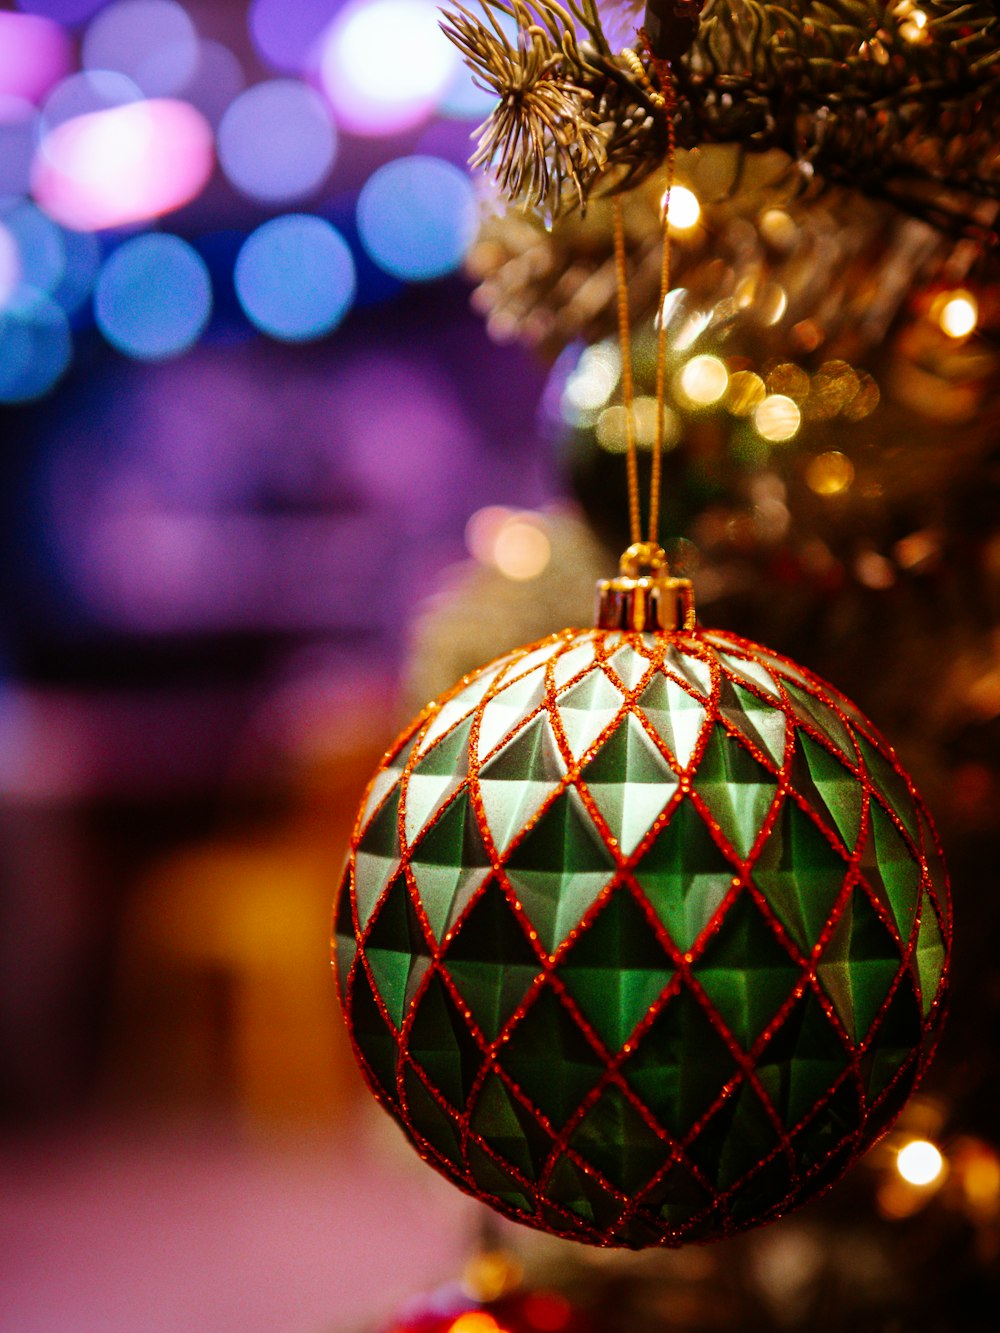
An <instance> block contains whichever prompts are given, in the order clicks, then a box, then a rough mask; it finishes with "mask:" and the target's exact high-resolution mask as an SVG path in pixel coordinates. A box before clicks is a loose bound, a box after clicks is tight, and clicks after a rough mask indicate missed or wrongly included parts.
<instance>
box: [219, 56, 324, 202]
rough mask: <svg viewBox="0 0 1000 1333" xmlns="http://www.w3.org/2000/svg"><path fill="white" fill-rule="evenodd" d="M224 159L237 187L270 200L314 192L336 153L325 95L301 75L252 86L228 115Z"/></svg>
mask: <svg viewBox="0 0 1000 1333" xmlns="http://www.w3.org/2000/svg"><path fill="white" fill-rule="evenodd" d="M218 147H219V162H220V163H221V165H222V169H223V171H224V172H225V173H226V176H227V177H228V178H229V180H230V182H231V183H232V184H233V185H234V186H235V187H236V189H238V190H240V191H242V193H243V194H245V195H248V196H249V197H250V198H251V199H259V200H262V201H264V202H266V203H279V202H288V201H290V200H293V199H302V198H304V197H305V196H306V195H309V194H312V193H313V191H315V190H316V189H317V188H318V187H319V186H320V185H321V184H322V183H323V180H324V178H325V177H326V175H327V173H328V172H329V170H330V168H331V166H332V165H333V159H334V156H335V154H336V149H337V141H336V134H335V131H334V128H333V124H332V123H331V121H330V118H329V116H328V115H327V112H326V108H325V107H324V105H323V102H322V99H321V98H320V97H319V96H318V95H317V94H316V93H314V92H313V91H312V89H311V88H307V87H306V86H305V84H304V83H299V82H298V80H297V79H272V80H270V81H269V82H268V83H258V84H257V85H256V86H255V87H253V88H248V89H247V91H246V92H245V93H241V94H240V96H239V97H237V98H236V100H235V101H234V102H233V104H232V106H230V108H229V110H228V111H227V112H226V114H225V115H224V116H223V117H222V121H221V123H220V125H219V133H218Z"/></svg>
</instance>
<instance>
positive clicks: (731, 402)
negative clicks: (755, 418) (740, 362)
mask: <svg viewBox="0 0 1000 1333" xmlns="http://www.w3.org/2000/svg"><path fill="white" fill-rule="evenodd" d="M766 397H767V388H766V386H765V384H764V381H763V380H762V379H761V377H760V376H759V375H755V374H754V372H753V371H752V370H737V371H736V372H735V373H734V374H732V375H730V377H729V389H728V391H727V393H726V406H727V407H728V408H729V410H730V412H732V414H733V416H734V417H748V416H750V414H751V412H753V410H754V408H755V407H759V406H760V404H761V403H762V402H763V401H764V399H765V398H766Z"/></svg>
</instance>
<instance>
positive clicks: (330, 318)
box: [235, 213, 357, 342]
mask: <svg viewBox="0 0 1000 1333" xmlns="http://www.w3.org/2000/svg"><path fill="white" fill-rule="evenodd" d="M235 281H236V293H237V295H238V297H239V299H240V304H241V305H242V306H243V309H244V311H245V312H246V315H247V318H248V319H249V320H250V321H251V322H252V323H253V324H256V326H257V327H258V328H259V329H261V330H263V332H265V333H269V334H271V335H272V337H275V338H280V339H282V340H284V341H286V342H307V341H309V340H310V339H313V338H321V337H323V335H324V334H327V333H330V332H332V330H333V329H335V328H336V327H337V325H338V324H339V323H340V322H341V320H342V319H343V318H344V316H345V315H346V314H347V311H348V310H349V309H350V307H351V303H352V301H353V300H354V294H355V290H356V286H357V279H356V275H355V270H354V260H353V258H352V256H351V250H350V247H349V246H348V244H347V242H346V241H345V240H344V238H343V237H342V236H341V235H340V233H339V232H337V231H336V230H335V229H334V228H333V227H332V226H331V225H330V223H329V222H325V221H324V220H323V219H322V218H318V217H313V216H311V215H308V214H304V213H292V214H287V215H286V216H285V217H280V218H274V219H272V221H270V222H265V223H264V225H263V226H262V227H258V228H257V230H256V231H255V232H253V233H252V234H251V235H250V236H249V237H248V238H247V240H246V242H245V243H244V245H243V248H242V249H241V250H240V254H239V258H238V259H237V261H236V274H235Z"/></svg>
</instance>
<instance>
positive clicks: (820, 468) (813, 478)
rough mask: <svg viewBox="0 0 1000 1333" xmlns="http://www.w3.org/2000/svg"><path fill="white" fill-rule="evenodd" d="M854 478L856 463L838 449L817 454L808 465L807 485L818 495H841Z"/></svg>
mask: <svg viewBox="0 0 1000 1333" xmlns="http://www.w3.org/2000/svg"><path fill="white" fill-rule="evenodd" d="M853 480H854V464H853V463H852V462H851V460H850V459H849V458H848V457H847V455H846V454H842V453H841V452H840V451H839V450H838V449H828V450H827V451H826V453H822V454H817V455H816V457H815V458H813V459H811V460H810V461H809V464H808V466H807V467H806V485H807V486H808V487H809V489H810V490H811V491H815V492H816V494H817V495H839V494H840V493H841V491H846V490H847V488H848V486H850V484H851V482H852V481H853Z"/></svg>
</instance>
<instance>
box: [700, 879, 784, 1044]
mask: <svg viewBox="0 0 1000 1333" xmlns="http://www.w3.org/2000/svg"><path fill="white" fill-rule="evenodd" d="M691 970H692V973H693V975H694V978H695V980H696V981H697V982H698V984H699V985H700V986H701V988H702V989H703V990H704V991H705V993H706V995H707V996H708V998H709V999H710V1000H711V1002H712V1005H713V1007H714V1008H715V1010H716V1011H717V1013H719V1014H720V1015H721V1017H722V1019H723V1021H724V1022H725V1024H726V1027H727V1028H728V1029H729V1031H730V1032H731V1033H732V1034H733V1036H734V1037H735V1038H736V1040H737V1041H738V1042H739V1043H740V1045H741V1046H742V1047H743V1049H744V1050H745V1051H749V1050H750V1048H751V1047H752V1046H753V1044H754V1042H755V1041H756V1040H757V1038H758V1037H759V1036H760V1034H761V1033H762V1032H763V1031H764V1029H765V1028H766V1027H767V1025H768V1023H770V1021H771V1020H772V1019H773V1018H774V1016H775V1014H777V1012H778V1010H779V1009H780V1008H781V1006H782V1005H783V1004H784V1003H785V1001H786V1000H787V999H788V997H789V995H790V994H791V993H792V989H793V988H794V986H795V983H796V981H797V980H798V979H799V977H800V976H801V975H802V971H801V968H799V967H797V966H796V965H795V964H794V963H793V962H792V960H791V959H790V958H789V956H788V954H787V953H786V951H785V950H784V949H783V948H782V946H781V945H780V944H779V943H778V940H777V938H776V937H775V934H774V931H773V930H772V929H771V927H770V926H769V925H768V924H767V921H766V920H765V919H764V917H763V915H762V914H761V910H760V908H759V907H758V906H757V904H756V903H755V902H754V900H753V898H752V897H751V895H750V893H749V892H747V891H746V890H744V891H743V892H742V893H740V894H739V896H738V897H737V898H736V900H735V902H733V903H732V905H731V906H730V907H729V910H728V911H727V912H726V915H725V917H724V918H723V921H722V925H721V927H720V929H719V930H718V931H716V933H715V934H714V935H713V936H712V938H711V939H710V940H709V942H708V945H707V947H706V948H705V951H704V953H703V954H702V955H701V957H700V958H699V959H698V960H697V961H696V962H695V963H694V965H693V967H692V969H691Z"/></svg>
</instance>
